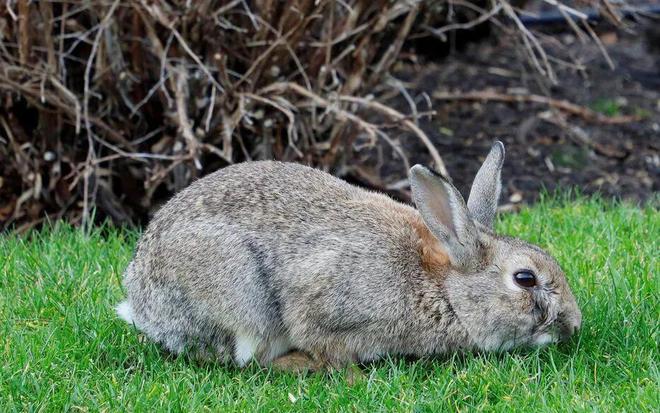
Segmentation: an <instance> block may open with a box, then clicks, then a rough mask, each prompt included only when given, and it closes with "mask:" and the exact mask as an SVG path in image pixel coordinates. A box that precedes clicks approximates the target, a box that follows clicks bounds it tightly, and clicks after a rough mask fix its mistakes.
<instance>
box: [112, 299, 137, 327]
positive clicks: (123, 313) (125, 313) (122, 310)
mask: <svg viewBox="0 0 660 413" xmlns="http://www.w3.org/2000/svg"><path fill="white" fill-rule="evenodd" d="M115 310H116V311H117V315H118V316H119V318H121V319H122V320H124V321H126V322H127V323H128V324H135V321H134V315H133V307H131V305H130V304H129V303H128V301H122V302H121V303H119V305H117V307H116V308H115Z"/></svg>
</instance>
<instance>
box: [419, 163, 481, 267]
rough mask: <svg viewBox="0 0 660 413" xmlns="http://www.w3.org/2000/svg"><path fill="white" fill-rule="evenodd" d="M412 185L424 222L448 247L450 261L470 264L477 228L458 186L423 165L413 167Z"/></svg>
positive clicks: (475, 248) (473, 255)
mask: <svg viewBox="0 0 660 413" xmlns="http://www.w3.org/2000/svg"><path fill="white" fill-rule="evenodd" d="M410 188H411V190H412V198H413V201H414V202H415V205H416V206H417V210H418V211H419V213H420V215H421V216H422V219H423V220H424V223H425V224H426V226H427V227H428V229H429V230H430V231H431V233H432V234H433V236H434V237H435V238H436V239H437V240H438V241H440V243H441V244H442V245H443V246H444V247H445V251H446V253H447V254H448V255H449V260H450V261H451V263H452V264H453V265H455V266H459V267H465V266H468V265H470V264H471V262H472V261H473V258H474V257H476V255H477V254H476V252H477V241H478V238H477V230H476V228H475V226H474V223H473V222H472V220H471V218H470V216H469V213H468V209H467V207H466V206H465V201H464V200H463V197H462V196H461V194H460V193H459V192H458V190H457V189H456V188H455V187H454V186H453V185H452V184H451V183H450V182H449V181H448V180H447V179H446V178H444V177H443V176H441V175H439V174H437V173H435V172H432V171H431V170H429V169H427V168H425V167H423V166H422V165H415V166H413V167H412V168H411V169H410Z"/></svg>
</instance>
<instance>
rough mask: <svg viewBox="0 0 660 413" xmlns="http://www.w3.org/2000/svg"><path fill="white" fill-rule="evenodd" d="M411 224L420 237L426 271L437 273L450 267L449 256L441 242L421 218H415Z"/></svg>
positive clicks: (420, 252)
mask: <svg viewBox="0 0 660 413" xmlns="http://www.w3.org/2000/svg"><path fill="white" fill-rule="evenodd" d="M411 224H412V227H413V229H414V230H415V232H416V233H417V236H418V237H419V241H418V246H419V255H420V257H421V262H422V268H423V269H424V271H426V272H437V271H438V270H441V269H442V268H445V267H446V266H448V265H450V263H449V256H448V255H447V253H446V252H445V251H444V250H443V249H442V246H441V245H440V242H439V241H438V240H437V239H436V238H435V237H434V236H433V234H431V231H429V229H428V227H427V226H426V225H425V224H424V221H422V219H421V217H419V216H416V217H414V218H413V220H412V222H411Z"/></svg>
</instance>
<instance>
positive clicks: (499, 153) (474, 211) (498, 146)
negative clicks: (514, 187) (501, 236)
mask: <svg viewBox="0 0 660 413" xmlns="http://www.w3.org/2000/svg"><path fill="white" fill-rule="evenodd" d="M503 163H504V144H503V143H502V142H500V141H495V143H494V144H493V147H492V148H491V149H490V153H489V154H488V157H486V160H485V161H484V163H483V165H481V168H479V172H477V176H475V178H474V182H473V183H472V189H471V190H470V196H469V197H468V202H467V206H468V210H469V211H470V215H471V216H472V218H473V219H474V220H475V221H477V222H479V223H480V224H481V225H483V226H485V227H486V228H490V229H492V228H493V220H494V219H495V211H496V210H497V202H498V201H499V199H500V191H501V190H502V179H501V175H502V164H503Z"/></svg>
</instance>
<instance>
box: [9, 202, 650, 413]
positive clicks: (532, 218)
mask: <svg viewBox="0 0 660 413" xmlns="http://www.w3.org/2000/svg"><path fill="white" fill-rule="evenodd" d="M659 223H660V216H659V214H658V211H657V210H656V209H654V208H651V207H647V208H645V209H639V208H636V207H632V206H629V205H625V204H607V203H603V202H601V201H598V200H588V199H582V200H577V201H573V202H567V201H553V200H546V201H543V202H542V203H541V204H539V205H538V206H536V207H534V208H532V209H526V210H524V211H522V212H521V213H520V214H517V215H507V216H504V217H501V219H500V221H499V223H498V227H499V229H500V231H502V232H505V233H508V234H516V235H518V236H520V237H522V238H524V239H527V240H530V241H532V242H536V243H539V244H540V245H542V246H544V247H546V248H547V249H548V250H549V251H550V252H551V253H552V254H554V255H555V256H556V257H557V258H558V260H559V261H560V262H561V263H562V265H563V267H564V269H565V270H566V272H567V273H568V276H569V280H570V283H571V285H572V287H573V291H574V292H575V294H576V296H577V299H578V302H579V303H580V306H581V308H582V311H583V316H584V323H583V329H582V330H581V332H580V334H579V336H578V337H576V339H575V340H573V341H572V342H570V343H567V344H564V345H561V346H550V347H547V348H544V349H540V350H534V351H531V352H524V351H518V352H514V353H507V354H500V355H493V354H489V355H479V354H477V355H471V354H468V355H462V356H458V355H454V356H448V357H445V358H443V359H437V360H421V361H416V362H412V361H404V360H400V359H394V360H388V361H383V362H379V363H375V364H373V365H370V366H367V367H366V370H365V374H366V377H365V378H364V379H363V380H358V382H357V383H354V384H353V385H349V384H348V383H347V380H346V375H345V374H344V373H343V372H334V373H332V374H326V375H323V374H320V375H311V376H296V375H288V374H283V373H276V372H273V371H269V370H267V369H260V368H259V367H256V366H251V367H249V368H247V369H246V370H237V369H233V368H227V367H223V366H220V365H199V364H195V363H193V362H190V361H187V360H186V359H185V358H178V359H176V358H171V357H166V356H164V355H163V354H162V353H161V352H160V351H159V349H158V348H157V347H156V346H155V345H154V344H152V343H150V342H145V341H144V340H143V339H141V338H140V335H139V334H138V333H137V332H136V331H135V330H133V328H131V327H129V326H128V325H126V324H124V323H123V322H120V321H119V320H117V319H116V318H115V315H114V313H113V308H112V307H113V305H114V304H116V303H117V302H118V301H119V299H120V297H121V296H122V292H121V288H120V278H121V273H122V270H123V268H124V266H125V265H126V264H127V262H128V260H129V259H130V257H131V252H132V247H133V245H134V242H135V240H136V238H137V234H135V233H134V232H130V231H121V230H113V229H107V228H106V229H102V230H96V231H94V232H92V233H91V235H89V236H83V235H81V234H80V233H79V232H78V231H77V230H75V229H72V228H70V227H68V226H65V225H56V226H55V227H54V228H53V229H51V230H45V231H42V232H35V233H32V234H31V235H30V236H29V237H18V236H13V235H10V236H6V235H5V236H0V272H1V278H0V323H1V324H0V325H1V330H0V411H2V412H9V411H62V410H79V409H80V410H89V411H99V410H107V411H123V410H129V411H130V410H133V411H152V410H154V409H158V410H168V411H169V410H171V411H200V410H212V411H280V410H292V411H364V412H373V411H407V412H413V411H415V412H416V411H428V412H438V411H457V410H460V411H468V410H473V409H480V410H488V411H508V410H511V409H515V410H517V411H525V412H533V411H566V410H567V409H569V410H577V411H616V412H618V411H633V412H640V411H658V408H659V407H660V400H659V396H658V394H659V393H660V386H659V374H658V323H659V321H658V320H660V309H659V305H658V292H659V288H658V287H659V286H658V277H657V275H658V262H657V258H658V252H659V251H660V248H659V247H660V245H659V244H660V242H659V240H660V232H659Z"/></svg>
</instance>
